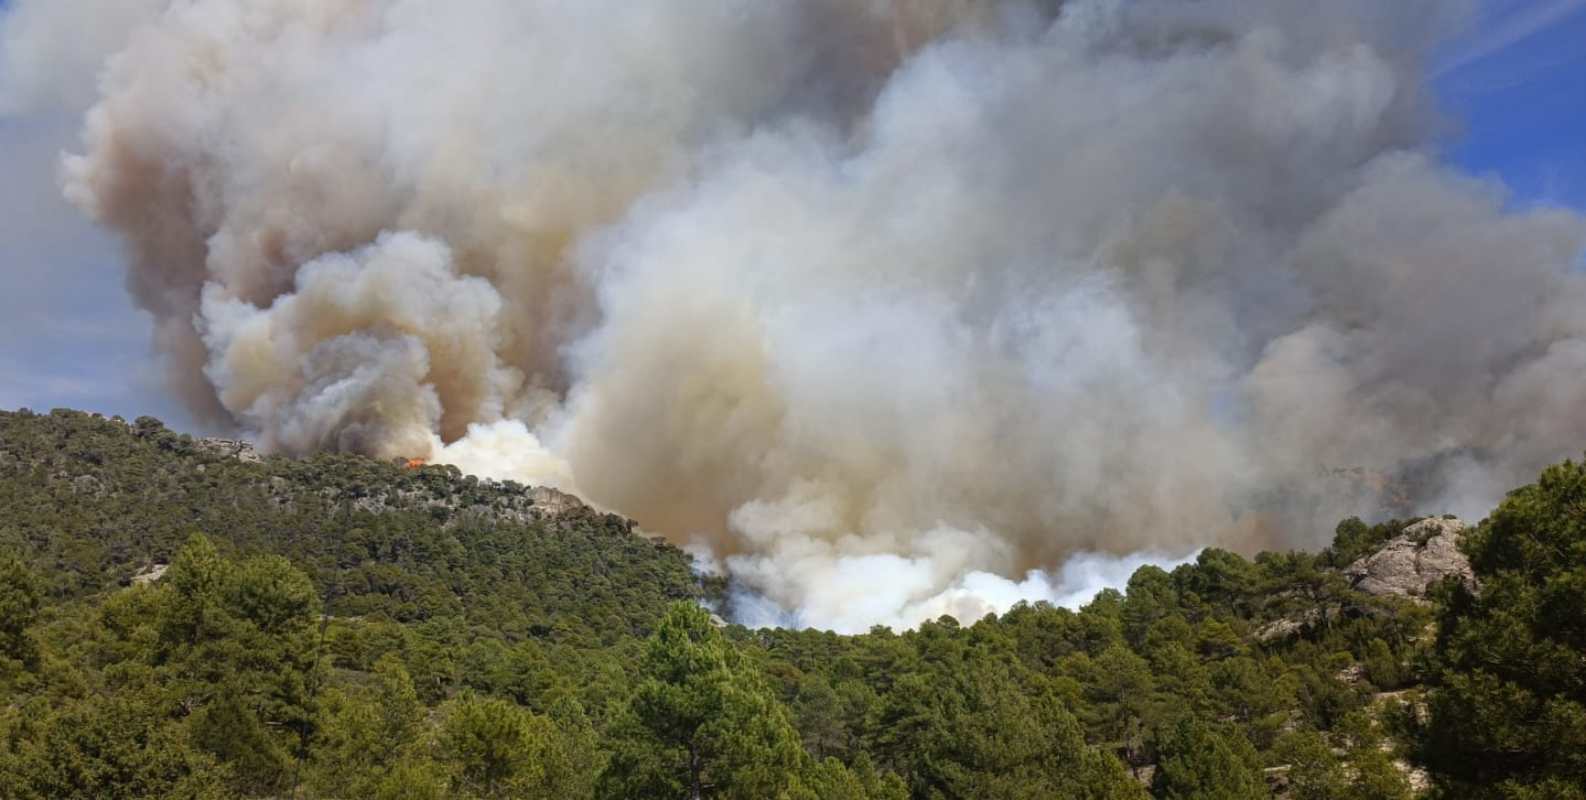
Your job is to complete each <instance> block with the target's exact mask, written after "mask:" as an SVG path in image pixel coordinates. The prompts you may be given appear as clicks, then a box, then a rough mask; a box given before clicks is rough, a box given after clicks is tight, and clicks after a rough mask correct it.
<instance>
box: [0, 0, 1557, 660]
mask: <svg viewBox="0 0 1586 800" xmlns="http://www.w3.org/2000/svg"><path fill="white" fill-rule="evenodd" d="M95 5H96V4H94V3H85V2H82V0H73V1H72V2H64V1H63V0H53V2H49V3H45V2H42V0H23V2H21V3H20V4H19V7H18V9H17V10H16V11H14V12H13V13H14V14H25V15H28V17H27V18H30V19H34V20H35V21H34V22H33V23H30V24H31V26H32V27H31V28H24V29H22V30H23V33H17V29H16V28H14V27H12V26H9V25H8V29H7V31H6V35H7V40H8V41H11V40H13V39H16V38H19V37H20V38H22V39H23V40H25V41H30V40H27V36H26V31H27V30H40V31H58V30H60V29H61V28H62V26H65V25H67V23H69V22H70V21H71V20H73V19H77V15H79V14H82V13H83V12H84V10H85V9H91V8H92V7H93V6H95ZM1468 12H1469V8H1468V7H1466V4H1459V3H1456V4H1450V3H1445V2H1431V1H1430V0H1416V1H1415V2H1400V3H1391V4H1390V3H1376V2H1364V0H1352V1H1350V2H1338V3H1328V4H1325V5H1323V6H1317V5H1315V4H1312V3H1302V2H1298V0H1283V1H1282V2H1264V3H1235V2H1223V1H1222V0H1202V1H1200V2H1195V1H1192V0H1178V1H1175V2H1168V1H1166V0H1160V1H1153V0H1137V1H1136V2H1124V1H1121V0H1072V1H1071V2H1068V3H1064V4H1061V5H1059V4H1057V3H1020V2H1001V3H998V2H990V0H987V1H986V2H971V0H957V1H955V0H933V1H932V2H923V1H922V2H885V1H884V0H811V1H810V2H803V3H787V4H772V3H762V2H748V1H747V0H743V1H741V2H728V1H726V0H723V1H722V2H701V3H683V2H665V1H664V0H646V1H645V2H624V3H615V2H611V3H605V2H580V3H560V2H550V1H549V0H544V1H543V2H527V3H525V2H509V1H508V0H469V1H468V2H461V3H449V4H445V5H444V6H441V5H439V4H432V3H424V2H417V0H359V1H356V2H355V1H354V0H340V1H338V2H306V1H305V0H270V1H268V2H252V3H242V2H238V1H237V0H185V1H184V2H168V3H149V4H146V13H145V14H144V15H143V16H142V17H141V18H140V19H139V20H138V21H135V22H132V23H129V24H127V25H126V26H125V28H124V29H125V30H126V31H127V34H126V36H125V37H124V41H122V42H120V44H119V46H116V47H110V48H101V49H103V50H104V51H105V52H110V53H114V55H112V56H110V57H109V60H108V61H107V62H105V63H106V66H105V68H104V71H103V73H102V75H101V77H100V81H99V83H100V95H99V100H98V103H97V104H96V105H95V106H94V108H93V109H92V110H91V111H90V112H89V113H88V116H87V119H86V123H85V128H84V140H83V146H82V148H81V150H80V151H79V152H78V154H76V155H73V156H70V157H68V158H67V160H66V164H65V176H66V177H65V188H66V193H67V195H68V197H70V198H71V199H72V200H73V201H74V202H75V203H77V204H78V205H79V206H80V207H81V208H83V209H84V210H85V211H86V212H87V213H89V214H91V215H92V216H94V217H95V218H96V219H98V220H100V221H101V222H103V223H104V224H106V225H108V226H110V227H112V228H114V229H115V230H117V231H119V232H120V233H121V234H122V235H123V237H124V238H125V240H126V242H127V244H128V252H129V277H128V284H129V288H130V289H131V291H132V293H133V296H134V298H135V300H136V301H137V302H138V304H139V305H140V306H141V307H143V308H145V309H147V310H149V311H150V312H151V313H153V314H154V315H155V317H156V320H157V325H158V328H157V334H156V336H157V339H158V343H159V344H160V346H161V347H162V348H163V349H164V351H165V352H166V353H167V354H168V356H169V360H170V363H171V364H172V382H173V386H174V387H175V389H176V391H178V392H179V393H180V394H181V396H182V397H184V398H186V399H187V402H188V403H189V404H190V405H191V407H193V408H194V409H195V411H196V412H199V413H207V414H210V415H212V416H214V417H216V418H218V419H221V420H223V421H226V422H229V423H230V424H233V425H235V426H238V427H241V428H244V429H248V430H251V431H254V432H256V433H257V434H258V435H259V436H261V437H262V439H263V441H264V442H266V443H267V444H268V445H269V446H271V447H274V448H276V449H279V450H282V451H286V452H292V453H304V452H310V451H314V450H319V449H327V448H329V449H346V450H357V451H362V452H369V453H373V454H377V455H382V456H391V455H403V456H430V457H435V458H438V459H441V460H447V461H452V462H458V463H462V464H463V465H464V466H466V467H468V468H470V469H474V470H478V471H484V472H488V473H492V474H502V475H511V476H515V477H520V478H524V479H528V480H534V481H548V482H552V483H555V484H557V485H560V486H563V487H564V488H569V489H576V490H577V491H579V492H580V493H582V494H583V495H585V496H587V497H588V498H590V499H591V500H593V501H594V502H597V503H599V504H602V505H604V506H607V507H610V508H613V509H617V510H620V511H622V512H624V513H627V514H630V515H633V516H634V517H636V518H637V519H638V520H639V521H640V522H641V523H642V524H643V525H645V526H646V527H647V528H650V529H653V530H656V531H660V532H662V533H665V534H667V535H668V536H671V537H673V538H674V539H676V540H678V541H680V542H686V543H692V544H694V545H696V546H699V547H701V548H703V549H704V550H706V551H708V552H709V553H711V554H713V556H714V557H716V558H719V559H720V564H721V567H722V568H723V569H725V570H727V571H728V572H729V573H730V574H731V575H732V576H734V578H735V579H736V580H737V581H738V583H739V585H740V586H742V587H744V588H745V590H746V591H748V592H750V593H751V594H753V595H754V596H756V597H758V598H760V600H759V602H763V603H764V604H765V605H764V606H762V607H765V608H770V609H772V611H773V612H775V613H769V612H768V613H769V615H770V616H773V617H776V616H777V614H781V613H783V612H790V613H791V614H792V618H793V619H794V620H796V621H798V622H800V623H808V624H820V625H829V626H832V627H837V628H841V629H856V628H861V629H862V628H863V627H864V626H865V625H868V624H870V623H872V622H885V623H892V624H912V623H914V622H917V621H918V620H919V619H922V618H925V617H928V616H934V615H936V614H939V613H955V614H958V615H960V616H976V615H978V614H979V613H984V612H985V611H987V610H996V609H1000V608H1005V607H1006V606H1007V605H1008V604H1010V603H1012V602H1013V601H1015V600H1017V599H1020V598H1028V599H1048V600H1064V599H1066V598H1067V597H1068V593H1069V592H1071V591H1072V589H1071V588H1065V587H1072V586H1074V585H1077V584H1084V583H1085V582H1086V581H1087V580H1089V579H1088V578H1086V577H1084V576H1075V575H1064V574H1063V573H1062V572H1061V567H1062V566H1063V565H1064V564H1065V563H1069V564H1077V565H1080V566H1081V567H1085V569H1088V570H1089V571H1088V572H1086V573H1085V575H1104V574H1105V573H1107V571H1108V570H1109V569H1112V567H1109V566H1108V565H1109V564H1112V565H1129V564H1132V563H1135V562H1133V561H1129V560H1127V559H1125V560H1122V561H1107V560H1106V559H1102V560H1101V561H1098V560H1097V558H1099V557H1098V556H1095V555H1086V556H1084V558H1082V559H1081V560H1079V561H1074V560H1073V559H1074V557H1075V556H1076V555H1077V554H1098V553H1099V554H1111V555H1113V556H1131V555H1133V556H1135V557H1136V558H1140V557H1143V555H1142V554H1155V556H1154V557H1157V558H1160V559H1173V558H1177V557H1182V556H1184V555H1185V554H1187V553H1191V552H1193V551H1194V550H1196V549H1198V548H1200V547H1202V546H1208V545H1210V546H1223V547H1233V548H1237V549H1241V550H1251V549H1254V548H1258V547H1286V546H1296V545H1316V544H1318V543H1319V542H1321V541H1322V540H1323V539H1324V538H1325V537H1326V536H1327V534H1328V532H1329V530H1330V528H1331V524H1332V522H1334V521H1336V520H1337V519H1338V518H1340V517H1342V516H1345V515H1348V514H1355V513H1360V514H1367V515H1373V514H1378V515H1380V514H1384V513H1389V512H1398V511H1404V512H1408V511H1427V512H1430V511H1438V512H1440V511H1448V510H1451V511H1456V512H1460V513H1463V514H1473V513H1474V514H1475V515H1478V516H1479V513H1480V512H1481V510H1482V509H1484V508H1485V507H1486V505H1487V504H1489V503H1491V502H1492V501H1493V500H1494V499H1496V497H1498V496H1499V493H1500V492H1501V491H1502V490H1503V489H1504V488H1505V487H1508V486H1510V485H1513V484H1516V483H1518V482H1521V481H1524V480H1525V479H1527V478H1528V477H1529V476H1530V475H1531V474H1532V473H1533V472H1534V471H1535V470H1536V469H1537V468H1538V467H1539V466H1541V465H1543V464H1545V463H1547V462H1548V461H1551V460H1554V459H1557V458H1560V457H1563V456H1567V455H1570V454H1573V453H1575V452H1576V451H1577V450H1579V449H1580V448H1581V446H1582V442H1583V441H1586V417H1583V416H1582V415H1581V414H1580V413H1579V412H1578V409H1579V408H1581V407H1582V406H1581V403H1582V401H1583V400H1586V371H1583V369H1582V367H1586V330H1583V328H1586V314H1583V313H1582V312H1583V311H1586V296H1583V294H1582V293H1583V291H1586V284H1583V281H1582V275H1581V271H1580V268H1579V266H1580V259H1581V254H1582V252H1583V249H1586V219H1583V218H1582V217H1581V216H1580V215H1579V214H1576V213H1574V212H1570V211H1565V210H1550V209H1538V210H1512V209H1510V208H1508V207H1507V206H1508V199H1507V197H1506V196H1505V193H1504V190H1503V187H1501V186H1500V185H1497V184H1495V183H1493V182H1492V181H1490V180H1487V179H1480V178H1474V177H1470V176H1466V175H1463V174H1460V173H1458V172H1456V171H1453V170H1451V169H1450V168H1448V167H1446V166H1443V165H1442V164H1440V163H1439V160H1438V157H1437V150H1436V148H1437V146H1438V142H1439V136H1440V135H1441V132H1442V131H1443V130H1444V123H1443V122H1442V120H1440V119H1439V118H1438V116H1437V114H1436V109H1435V104H1434V103H1433V102H1432V100H1431V98H1430V97H1429V95H1428V92H1427V89H1426V86H1425V75H1426V70H1427V65H1428V61H1429V59H1430V55H1431V51H1432V49H1433V48H1434V47H1435V46H1436V45H1437V43H1438V42H1439V41H1441V40H1442V39H1443V38H1444V37H1446V36H1449V35H1452V34H1454V33H1456V32H1458V31H1459V30H1460V28H1461V26H1462V25H1463V24H1464V22H1465V20H1467V19H1468V18H1469V17H1468ZM39 20H43V21H42V22H40V21H39ZM56 49H58V48H56ZM12 52H16V53H23V54H28V53H40V54H43V55H40V56H39V57H38V58H39V59H45V65H46V66H47V63H48V61H47V59H46V56H49V54H50V53H52V52H54V51H53V50H52V48H51V47H49V46H45V44H39V45H37V46H36V47H32V49H28V48H26V47H24V48H21V49H15V48H14V47H13V48H12ZM74 52H75V51H74ZM50 57H56V56H50ZM58 57H59V58H61V59H67V56H65V55H61V56H58ZM71 58H81V56H80V55H73V56H71ZM30 63H31V62H30ZM27 74H34V75H49V74H51V73H50V70H49V69H47V68H45V66H41V65H40V64H37V63H33V64H32V72H30V73H27ZM1098 564H1099V565H1100V566H1095V567H1094V568H1091V567H1090V566H1087V565H1098ZM1076 568H1077V567H1076ZM1098 580H1100V579H1098ZM747 605H748V604H747V603H746V606H747ZM778 618H786V617H778Z"/></svg>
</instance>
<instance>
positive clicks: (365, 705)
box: [0, 411, 1586, 800]
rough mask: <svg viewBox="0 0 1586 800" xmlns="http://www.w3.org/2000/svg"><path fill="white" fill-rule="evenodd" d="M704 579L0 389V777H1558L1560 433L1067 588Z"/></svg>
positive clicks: (1326, 782) (731, 792)
mask: <svg viewBox="0 0 1586 800" xmlns="http://www.w3.org/2000/svg"><path fill="white" fill-rule="evenodd" d="M1456 533H1457V536H1456V535H1455V534H1456ZM1445 536H1446V537H1450V538H1442V537H1445ZM1456 540H1457V547H1458V550H1459V551H1460V552H1459V553H1457V554H1454V555H1456V556H1458V557H1459V560H1460V565H1461V566H1460V568H1459V569H1458V570H1455V571H1454V572H1453V573H1450V574H1448V575H1447V576H1446V577H1442V578H1441V579H1440V580H1433V581H1429V582H1426V583H1425V585H1421V586H1413V587H1412V588H1411V590H1409V591H1398V590H1395V589H1394V588H1393V587H1391V586H1387V584H1388V583H1391V581H1387V582H1384V581H1383V580H1382V579H1381V578H1382V576H1381V575H1377V574H1375V573H1371V570H1370V569H1367V568H1364V567H1361V566H1360V565H1362V564H1368V565H1369V564H1371V563H1376V562H1381V563H1389V562H1394V558H1397V557H1398V554H1410V555H1413V556H1414V557H1415V559H1419V558H1421V556H1420V555H1419V554H1421V553H1422V552H1423V551H1425V552H1428V553H1429V552H1430V550H1429V549H1428V548H1431V547H1433V546H1434V545H1436V544H1437V543H1439V542H1446V543H1449V544H1448V547H1450V548H1452V547H1453V544H1452V543H1453V542H1455V541H1456ZM1450 552H1452V551H1450ZM1444 555H1445V556H1447V555H1449V554H1448V553H1445V554H1444ZM1374 559H1375V560H1376V562H1374V561H1373V560H1374ZM1428 559H1430V556H1428ZM1401 560H1402V559H1401ZM1412 560H1414V559H1412ZM1467 560H1468V568H1467V567H1465V566H1464V564H1465V563H1466V561H1467ZM1395 563H1397V562H1395ZM1416 563H1419V561H1417V562H1416ZM1390 565H1391V564H1390ZM1368 573H1369V574H1368ZM1389 577H1394V576H1389ZM1397 577H1404V576H1402V575H1399V576H1397ZM1412 577H1413V576H1412ZM1372 581H1377V583H1381V584H1383V586H1387V588H1383V587H1382V586H1376V585H1374V584H1373V583H1372ZM1412 583H1413V581H1412ZM723 588H724V587H722V586H720V585H719V584H716V583H714V582H712V581H711V580H709V579H703V578H701V577H700V576H699V575H697V574H696V573H695V572H694V570H693V569H692V564H691V561H690V559H689V557H688V556H687V555H686V554H684V553H683V552H681V551H680V550H678V549H677V548H675V547H673V546H671V545H668V544H666V543H664V542H658V541H653V540H651V539H649V538H647V537H645V536H643V535H642V534H641V533H640V532H639V531H637V530H636V529H635V528H634V526H633V524H632V523H630V522H628V521H626V520H623V519H621V518H619V517H616V516H612V515H609V514H603V513H599V512H597V511H595V510H592V509H590V508H588V507H586V506H584V505H582V504H581V503H579V502H577V501H576V500H575V499H573V498H570V497H567V496H565V495H559V494H557V493H555V492H550V491H546V490H538V489H529V488H526V487H522V486H517V485H514V484H511V483H497V482H493V481H487V480H479V479H476V478H473V477H466V476H463V475H461V474H460V473H458V472H457V471H456V470H455V469H452V468H446V467H436V466H416V467H415V466H410V465H405V464H397V463H384V462H380V461H375V460H370V459H366V458H358V457H350V456H330V455H323V456H317V457H314V458H309V459H302V460H292V459H285V458H279V457H261V456H259V455H257V454H255V453H253V452H252V450H251V449H250V448H248V447H246V446H245V445H243V444H241V443H235V442H227V441H220V440H203V439H195V438H193V437H190V436H187V435H183V434H179V433H176V432H173V431H171V430H169V429H167V428H166V427H164V426H163V425H162V424H160V423H159V422H158V421H156V420H153V419H149V418H142V419H138V420H136V421H134V422H130V423H129V422H126V421H123V420H120V419H107V418H103V417H99V416H95V415H90V414H85V413H80V412H71V411H55V412H51V413H49V414H35V413H31V412H28V411H22V412H17V413H0V796H4V797H7V798H12V797H14V798H110V797H115V798H145V797H146V798H232V797H248V798H389V799H391V800H396V799H397V798H404V799H409V798H410V799H412V800H418V799H419V798H557V800H578V799H579V798H746V799H747V798H789V799H790V800H791V799H793V798H798V799H800V800H803V799H805V798H808V799H810V800H815V799H816V798H819V799H821V800H825V799H827V798H830V799H832V800H847V799H850V798H851V799H853V800H861V799H863V798H889V799H891V798H895V799H897V800H902V799H903V798H918V799H920V800H926V799H927V798H977V799H978V798H987V799H991V800H996V799H999V798H1009V799H1012V798H1032V799H1033V798H1097V799H1098V800H1100V799H1102V798H1106V799H1108V800H1111V799H1112V798H1120V799H1121V798H1146V797H1154V798H1172V799H1174V800H1189V799H1190V798H1195V799H1197V800H1222V799H1225V798H1226V799H1228V800H1242V799H1243V798H1265V797H1274V796H1276V797H1290V798H1297V799H1302V800H1313V799H1314V800H1321V799H1323V798H1360V800H1376V799H1378V798H1381V799H1383V800H1387V799H1388V798H1410V797H1417V796H1425V797H1433V798H1514V799H1516V800H1544V799H1551V798H1565V799H1566V800H1567V799H1568V798H1586V788H1583V787H1586V611H1583V609H1586V467H1583V466H1582V465H1578V464H1573V463H1569V462H1566V463H1564V464H1560V465H1557V466H1554V467H1551V468H1549V469H1548V470H1547V471H1545V472H1544V473H1543V474H1542V475H1541V476H1540V478H1539V479H1538V480H1537V482H1536V483H1535V484H1533V485H1530V486H1526V487H1523V488H1520V489H1518V490H1516V491H1514V492H1512V493H1511V494H1510V495H1509V497H1508V498H1507V499H1506V500H1505V501H1504V502H1503V503H1502V505H1500V506H1499V508H1497V509H1496V510H1494V511H1493V513H1492V514H1491V516H1490V517H1489V518H1488V519H1486V520H1484V521H1482V522H1481V523H1480V524H1479V525H1477V526H1475V527H1472V528H1469V529H1464V530H1460V528H1459V526H1458V525H1457V524H1456V523H1453V522H1452V521H1450V520H1413V519H1411V520H1391V521H1385V522H1378V523H1376V524H1367V523H1365V522H1362V521H1360V520H1355V519H1350V520H1346V521H1344V522H1343V523H1341V524H1339V526H1338V528H1337V531H1336V534H1335V539H1334V543H1333V545H1332V546H1331V547H1330V548H1328V549H1326V550H1323V551H1322V552H1319V553H1300V552H1291V553H1262V554H1260V555H1258V556H1256V557H1255V558H1254V559H1253V560H1251V559H1246V558H1244V557H1242V556H1240V555H1237V554H1234V553H1229V552H1225V551H1221V550H1207V551H1205V552H1203V553H1202V554H1201V555H1200V557H1199V559H1198V560H1197V561H1196V562H1195V563H1193V564H1189V565H1186V566H1182V567H1179V568H1177V569H1175V570H1173V571H1171V572H1167V571H1164V570H1161V569H1158V568H1154V567H1146V568H1142V569H1141V570H1139V571H1138V572H1136V573H1135V574H1134V576H1133V577H1132V578H1131V579H1130V581H1129V583H1128V585H1127V587H1125V588H1124V589H1123V590H1122V591H1105V592H1102V593H1101V594H1100V595H1099V596H1097V597H1096V598H1095V599H1094V600H1092V601H1091V602H1090V603H1089V604H1088V605H1086V606H1084V607H1083V608H1081V609H1079V610H1077V611H1070V610H1066V609H1062V608H1054V607H1051V606H1047V605H1044V604H1035V605H1020V606H1018V607H1015V608H1013V609H1012V610H1010V611H1009V612H1008V613H1006V614H1003V615H1001V616H1000V617H997V616H988V617H986V618H985V619H980V620H954V619H951V618H946V617H944V618H942V619H939V620H936V621H934V622H930V623H927V624H925V625H922V626H921V627H920V628H919V629H918V630H915V631H909V632H903V633H896V632H892V631H889V630H886V629H876V630H873V631H871V632H870V633H868V634H866V635H862V636H838V635H835V634H831V633H825V632H820V631H814V630H800V631H794V630H748V629H745V628H742V627H739V626H733V625H727V624H725V623H724V622H722V621H721V620H720V619H719V618H717V617H715V616H713V615H712V614H711V613H710V612H709V611H708V610H707V609H708V608H710V607H713V606H714V604H715V603H717V602H718V601H719V599H720V597H721V595H722V592H723Z"/></svg>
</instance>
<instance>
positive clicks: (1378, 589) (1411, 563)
mask: <svg viewBox="0 0 1586 800" xmlns="http://www.w3.org/2000/svg"><path fill="white" fill-rule="evenodd" d="M1464 531H1465V523H1463V522H1461V521H1459V520H1457V519H1442V518H1433V519H1424V520H1421V521H1420V522H1417V523H1415V524H1414V525H1411V526H1410V527H1408V528H1405V529H1404V531H1403V532H1402V533H1400V534H1399V535H1398V536H1395V537H1394V538H1392V539H1390V540H1388V543H1387V544H1386V545H1384V546H1383V548H1382V549H1381V550H1378V551H1377V552H1375V553H1372V554H1371V555H1369V556H1366V557H1365V558H1362V559H1360V560H1358V561H1356V562H1355V563H1353V564H1350V565H1349V566H1347V567H1345V568H1344V576H1345V577H1347V578H1349V580H1350V582H1351V583H1352V584H1354V587H1355V588H1356V589H1359V590H1360V591H1362V592H1365V593H1366V594H1375V595H1399V596H1401V597H1412V598H1421V597H1424V596H1425V595H1426V590H1427V587H1429V586H1431V585H1432V584H1434V583H1436V582H1438V581H1440V580H1442V579H1443V578H1445V577H1448V576H1450V575H1452V576H1454V577H1456V578H1459V579H1460V580H1461V581H1463V582H1464V583H1465V584H1466V585H1468V586H1471V587H1474V586H1475V585H1476V577H1475V575H1474V573H1472V572H1471V570H1470V561H1469V560H1468V559H1466V558H1465V554H1464V553H1461V552H1459V539H1460V536H1461V535H1462V534H1463V533H1464Z"/></svg>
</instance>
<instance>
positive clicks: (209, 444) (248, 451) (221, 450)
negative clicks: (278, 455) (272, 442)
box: [196, 436, 264, 463]
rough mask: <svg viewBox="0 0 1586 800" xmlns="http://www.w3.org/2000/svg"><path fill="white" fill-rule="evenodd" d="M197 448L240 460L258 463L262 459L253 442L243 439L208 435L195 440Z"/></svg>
mask: <svg viewBox="0 0 1586 800" xmlns="http://www.w3.org/2000/svg"><path fill="white" fill-rule="evenodd" d="M196 444H197V446H198V449H199V450H203V451H205V452H208V453H214V454H215V455H217V456H230V457H232V458H236V459H239V460H242V461H247V462H251V463H258V462H260V461H263V460H264V459H263V458H262V457H260V456H259V451H258V450H255V449H254V447H253V442H250V441H247V440H244V439H222V438H220V437H218V436H209V437H205V438H203V439H199V440H198V441H197V442H196Z"/></svg>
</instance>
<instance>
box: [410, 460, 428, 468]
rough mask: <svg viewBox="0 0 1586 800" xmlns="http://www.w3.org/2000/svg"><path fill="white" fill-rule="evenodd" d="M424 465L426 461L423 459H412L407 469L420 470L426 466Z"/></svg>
mask: <svg viewBox="0 0 1586 800" xmlns="http://www.w3.org/2000/svg"><path fill="white" fill-rule="evenodd" d="M424 463H425V462H424V459H422V458H410V459H408V463H407V468H408V469H418V468H419V467H422V466H424Z"/></svg>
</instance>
